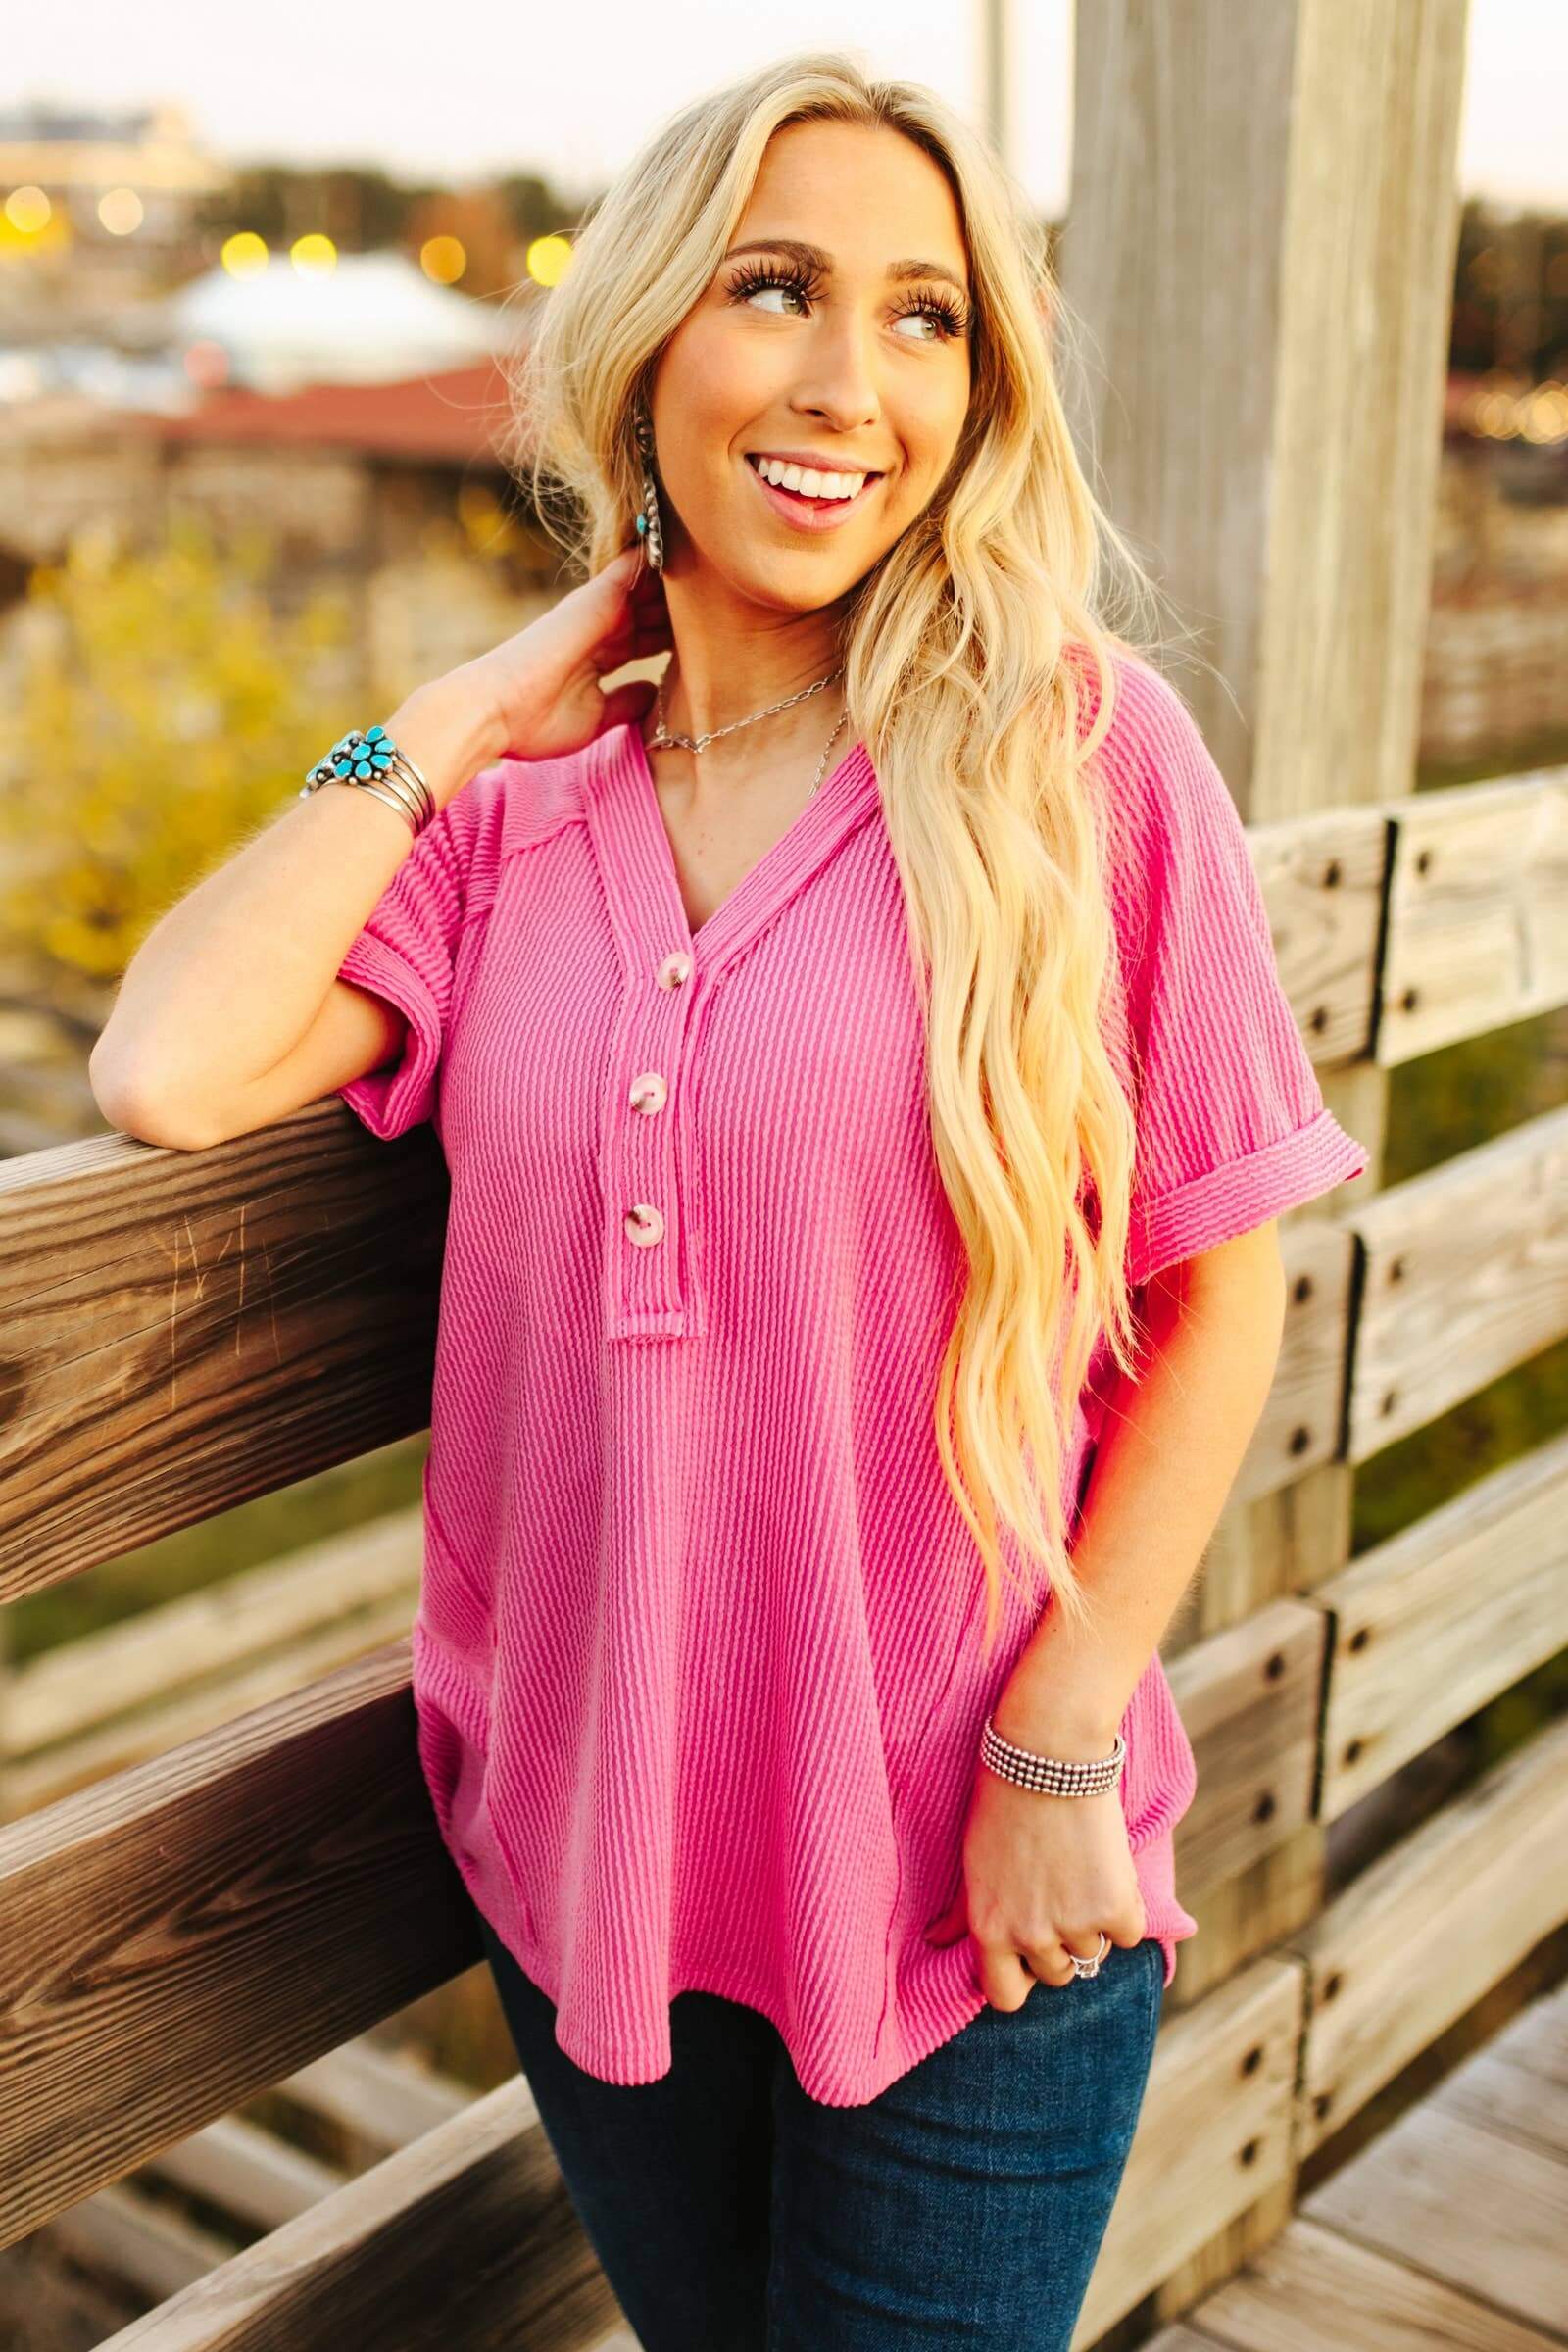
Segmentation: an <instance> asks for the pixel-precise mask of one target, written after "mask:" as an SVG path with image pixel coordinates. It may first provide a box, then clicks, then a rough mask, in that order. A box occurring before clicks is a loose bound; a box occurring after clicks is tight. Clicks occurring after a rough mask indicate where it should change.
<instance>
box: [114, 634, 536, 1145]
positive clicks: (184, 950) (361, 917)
mask: <svg viewBox="0 0 1568 2352" xmlns="http://www.w3.org/2000/svg"><path fill="white" fill-rule="evenodd" d="M386 724H387V728H388V731H389V733H390V734H391V736H392V738H393V740H394V742H396V743H398V744H399V745H400V746H401V747H402V748H403V749H404V750H405V751H407V752H408V754H409V756H410V758H411V759H413V760H415V761H416V762H417V765H418V767H419V769H420V770H421V772H422V773H423V775H424V777H425V779H426V781H427V782H428V784H429V786H430V790H431V793H432V795H433V797H434V799H435V800H436V802H437V803H438V805H441V806H444V805H445V803H446V802H447V801H448V800H450V799H451V797H452V796H453V794H454V793H456V792H458V791H459V790H461V788H462V786H463V785H464V784H465V783H466V781H467V779H468V778H469V777H470V776H471V775H473V774H474V773H475V772H476V771H477V770H478V769H479V768H481V767H483V766H485V765H486V764H487V763H488V762H489V761H491V760H494V759H496V758H497V757H498V756H499V748H500V747H499V744H498V742H497V739H496V721H495V717H494V715H493V713H492V711H491V710H490V708H489V705H488V703H487V701H486V699H485V697H484V696H483V694H482V693H479V692H475V691H472V690H470V689H469V688H468V686H467V684H466V680H465V676H464V672H463V671H462V670H461V669H460V670H455V671H453V672H451V673H450V675H449V676H447V677H444V678H441V679H438V680H436V681H434V682H433V683H431V684H430V685H427V686H421V687H419V688H418V689H417V691H416V692H415V693H414V694H412V695H410V696H409V697H408V698H407V700H406V701H405V702H403V703H402V704H401V705H400V706H399V708H398V709H397V711H394V712H393V713H392V715H391V717H390V718H389V719H388V720H387V722H386ZM176 789H177V788H176ZM414 839H415V836H414V833H413V830H412V828H411V826H410V825H409V823H408V821H407V819H406V818H404V817H403V816H401V815H399V813H398V812H397V810H396V809H391V808H389V807H388V806H387V804H386V803H385V802H384V801H382V800H379V799H377V797H376V796H375V795H374V794H373V793H369V792H361V791H357V790H354V789H351V788H348V787H345V786H342V785H337V784H327V785H323V786H322V787H321V788H320V790H319V791H317V792H313V793H311V794H310V795H309V796H308V797H307V798H305V799H300V798H299V797H297V796H292V797H291V798H290V799H289V800H288V801H287V803H286V804H285V806H284V807H283V809H281V811H280V813H279V814H278V815H277V816H276V817H275V818H274V819H273V820H272V822H271V823H270V824H269V825H268V826H267V827H266V828H265V830H264V831H262V832H260V833H258V834H256V835H254V836H253V837H252V839H250V840H249V841H247V842H246V843H245V844H244V846H243V847H242V848H241V849H239V850H237V851H236V852H235V853H234V854H233V855H232V856H231V857H229V858H227V860H226V861H225V862H224V863H223V864H222V865H221V866H219V867H217V868H216V869H215V871H213V872H212V873H210V874H208V875H207V876H206V877H205V878H204V879H203V880H202V881H201V882H199V883H198V884H197V885H196V886H195V887H194V888H193V889H192V890H190V891H188V892H187V893H186V895H185V896H184V897H183V898H182V899H181V900H179V902H178V903H177V904H176V905H175V906H173V907H171V908H170V909H169V911H168V912H167V913H166V914H164V915H163V916H162V917H161V918H160V919H159V921H158V922H157V923H156V924H155V925H154V927H153V928H152V930H151V931H150V932H149V933H148V935H147V937H146V938H145V939H144V940H143V941H142V943H141V945H140V946H139V947H138V948H137V950H136V953H135V955H134V956H132V957H131V959H130V961H129V963H128V964H127V966H126V968H125V972H124V975H123V979H122V981H121V984H120V989H119V993H118V995H117V997H116V1000H115V1004H114V1006H113V1009H112V1010H111V1012H110V1015H109V1018H108V1020H107V1021H106V1023H105V1024H104V1028H103V1031H102V1033H101V1035H100V1036H99V1038H98V1041H97V1043H96V1045H95V1046H94V1048H93V1053H92V1057H91V1065H90V1071H91V1079H92V1086H93V1092H94V1094H95V1096H96V1098H97V1100H98V1103H99V1104H100V1106H101V1107H102V1108H103V1109H104V1111H105V1114H106V1116H109V1117H111V1118H115V1119H123V1120H125V1121H127V1122H131V1121H133V1120H134V1118H135V1115H136V1113H137V1111H139V1110H149V1109H153V1108H157V1109H158V1110H159V1111H160V1112H161V1113H163V1114H165V1115H168V1114H169V1113H171V1112H177V1110H178V1106H179V1105H180V1104H182V1103H183V1104H191V1103H211V1102H213V1101H215V1100H221V1099H227V1098H229V1097H231V1096H234V1095H236V1094H237V1093H239V1092H241V1091H242V1090H243V1089H244V1088H245V1087H246V1086H247V1085H249V1084H250V1083H251V1082H252V1081H253V1080H255V1079H257V1078H259V1077H261V1076H262V1075H263V1074H264V1073H265V1072H266V1071H268V1070H270V1069H271V1068H272V1067H273V1066H274V1065H275V1064H276V1063H277V1062H278V1061H280V1060H281V1059H282V1057H283V1055H284V1054H287V1053H288V1052H290V1050H291V1049H292V1048H293V1047H294V1046H295V1045H296V1044H297V1043H298V1041H299V1039H300V1038H301V1037H302V1036H303V1035H304V1033H305V1031H306V1030H307V1029H308V1028H309V1026H310V1024H311V1022H312V1021H313V1020H314V1019H315V1017H316V1014H317V1013H318V1011H319V1009H320V1006H321V1004H322V1002H323V1000H324V999H325V996H326V993H327V991H328V989H329V988H330V986H331V984H332V981H333V980H334V978H335V977H336V974H337V970H338V967H339V965H340V964H341V963H342V960H343V958H344V956H346V955H347V953H348V950H349V947H350V946H351V944H352V942H353V941H354V939H355V938H356V937H357V936H358V934H359V932H360V931H361V930H362V929H363V927H364V925H365V922H366V920H367V918H368V915H369V913H370V911H371V909H372V908H373V907H374V906H375V905H376V903H377V901H378V900H379V898H380V897H381V894H382V892H383V891H384V890H385V889H386V886H387V884H388V883H389V882H390V881H391V879H392V877H393V875H394V874H395V873H396V871H397V869H398V867H399V866H400V865H401V863H402V862H403V859H404V858H406V857H407V856H408V854H409V852H410V850H411V849H412V847H413V845H414Z"/></svg>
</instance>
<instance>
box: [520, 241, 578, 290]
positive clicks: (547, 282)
mask: <svg viewBox="0 0 1568 2352" xmlns="http://www.w3.org/2000/svg"><path fill="white" fill-rule="evenodd" d="M525 267H526V269H527V271H528V275H529V276H530V277H531V278H532V279H533V281H534V284H535V285H536V286H559V285H560V283H561V281H562V279H563V278H564V276H565V274H566V271H567V270H569V269H570V268H571V240H570V238H569V237H563V236H557V235H554V234H552V235H550V236H548V237H535V238H533V239H532V241H531V242H530V244H529V246H528V251H527V255H526V257H525Z"/></svg>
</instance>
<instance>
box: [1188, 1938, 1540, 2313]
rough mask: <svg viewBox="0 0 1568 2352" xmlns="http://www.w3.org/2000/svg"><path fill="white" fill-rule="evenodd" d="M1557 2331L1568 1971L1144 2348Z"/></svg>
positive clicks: (1309, 2196) (1304, 2199) (1305, 2198)
mask: <svg viewBox="0 0 1568 2352" xmlns="http://www.w3.org/2000/svg"><path fill="white" fill-rule="evenodd" d="M1439 2344H1441V2345H1443V2346H1444V2347H1445V2352H1551V2348H1553V2347H1560V2346H1562V2345H1564V2344H1568V1982H1565V1983H1564V1984H1562V1985H1558V1986H1557V1988H1556V1989H1555V1991H1553V1992H1549V1993H1544V1994H1543V1995H1542V1996H1541V1998H1540V1999H1538V2000H1535V2001H1532V2002H1531V2003H1530V2005H1529V2007H1528V2008H1526V2009H1523V2010H1521V2012H1520V2014H1519V2015H1518V2016H1517V2017H1516V2018H1515V2019H1514V2020H1513V2021H1512V2022H1511V2024H1509V2025H1508V2026H1506V2027H1504V2028H1503V2030H1502V2032H1501V2033H1499V2034H1497V2035H1496V2036H1495V2039H1494V2040H1492V2041H1490V2042H1488V2043H1487V2044H1486V2046H1485V2047H1484V2048H1483V2049H1479V2050H1477V2051H1475V2052H1474V2054H1473V2055H1472V2056H1470V2057H1469V2058H1467V2059H1465V2060H1464V2061H1463V2063H1462V2064H1461V2065H1459V2066H1457V2067H1455V2069H1454V2070H1453V2072H1452V2074H1450V2075H1448V2076H1447V2077H1446V2079H1445V2080H1444V2082H1442V2083H1440V2084H1439V2085H1438V2087H1437V2088H1436V2089H1435V2090H1433V2091H1432V2092H1431V2093H1430V2094H1429V2095H1428V2096H1427V2097H1426V2098H1423V2099H1421V2100H1419V2101H1418V2102H1417V2104H1416V2105H1415V2106H1413V2107H1412V2108H1410V2109H1409V2111H1408V2112H1407V2113H1406V2114H1405V2115H1403V2116H1401V2117H1400V2118H1399V2119H1398V2121H1397V2123H1395V2124H1393V2125H1391V2126H1390V2128H1389V2130H1388V2131H1384V2132H1382V2133H1380V2134H1379V2136H1378V2137H1377V2138H1376V2139H1375V2140H1373V2141H1372V2142H1371V2143H1370V2144H1369V2145H1368V2146H1367V2147H1365V2148H1363V2149H1362V2150H1361V2151H1360V2153H1359V2154H1358V2155H1356V2156H1354V2157H1352V2158H1351V2159H1350V2161H1349V2162H1348V2163H1347V2164H1345V2165H1342V2166H1341V2167H1340V2169H1339V2171H1338V2172H1336V2173H1335V2174H1334V2175H1333V2176H1332V2177H1331V2178H1330V2179H1329V2180H1325V2181H1324V2182H1323V2183H1322V2185H1321V2186H1320V2187H1319V2188H1317V2189H1314V2190H1312V2191H1311V2192H1310V2193H1309V2194H1307V2195H1306V2196H1303V2197H1302V2198H1301V2200H1300V2203H1299V2206H1298V2208H1297V2211H1296V2215H1295V2217H1294V2218H1293V2219H1292V2220H1291V2221H1290V2222H1289V2223H1288V2224H1287V2226H1286V2227H1285V2229H1283V2230H1282V2231H1281V2232H1280V2234H1279V2236H1278V2237H1276V2238H1275V2239H1273V2240H1272V2242H1271V2243H1270V2244H1269V2246H1268V2247H1267V2248H1266V2249H1265V2251H1264V2252H1263V2253H1262V2254H1261V2255H1259V2256H1258V2257H1257V2258H1256V2259H1255V2260H1253V2261H1252V2262H1250V2263H1249V2264H1248V2265H1247V2267H1246V2268H1245V2269H1244V2270H1241V2271H1239V2272H1238V2273H1237V2274H1236V2276H1235V2278H1230V2279H1228V2280H1227V2281H1226V2283H1225V2284H1224V2285H1223V2286H1221V2287H1218V2288H1216V2290H1215V2291H1214V2293H1212V2294H1211V2295H1208V2296H1206V2297H1205V2298H1204V2299H1203V2301H1202V2302H1201V2303H1198V2304H1196V2305H1195V2306H1194V2307H1193V2309H1192V2311H1191V2312H1189V2313H1188V2315H1187V2317H1186V2319H1185V2320H1183V2321H1182V2322H1180V2323H1179V2324H1178V2325H1177V2326H1175V2327H1167V2328H1164V2329H1163V2330H1162V2331H1161V2332H1160V2333H1159V2334H1158V2335H1156V2336H1153V2337H1152V2338H1151V2339H1150V2341H1149V2344H1148V2345H1147V2347H1146V2352H1215V2348H1216V2347H1223V2348H1224V2352H1324V2347H1325V2346H1328V2345H1332V2346H1333V2347H1334V2352H1432V2347H1433V2346H1434V2345H1439Z"/></svg>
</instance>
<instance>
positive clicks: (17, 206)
mask: <svg viewBox="0 0 1568 2352" xmlns="http://www.w3.org/2000/svg"><path fill="white" fill-rule="evenodd" d="M54 209H55V208H54V206H53V205H52V204H51V203H50V201H49V199H48V197H47V196H46V195H45V194H44V192H43V190H42V188H39V187H34V186H33V184H32V183H31V181H30V180H29V181H28V183H27V185H26V186H25V187H21V188H13V189H12V191H11V193H10V195H9V196H8V197H7V198H6V219H7V220H8V221H10V223H11V225H12V227H13V228H15V229H18V230H20V231H21V233H22V235H23V236H25V237H33V236H36V235H37V233H38V231H39V230H40V229H41V228H47V226H48V225H49V219H50V216H51V214H52V213H53V211H54Z"/></svg>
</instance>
